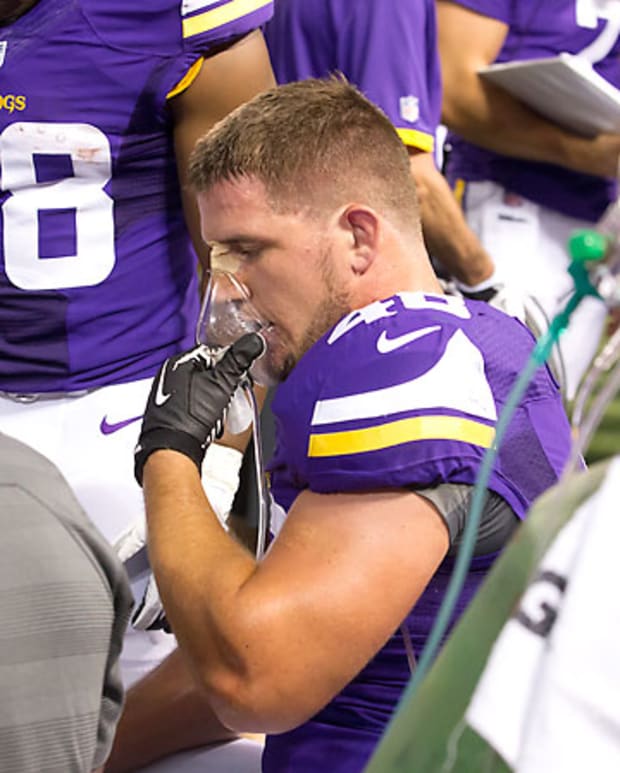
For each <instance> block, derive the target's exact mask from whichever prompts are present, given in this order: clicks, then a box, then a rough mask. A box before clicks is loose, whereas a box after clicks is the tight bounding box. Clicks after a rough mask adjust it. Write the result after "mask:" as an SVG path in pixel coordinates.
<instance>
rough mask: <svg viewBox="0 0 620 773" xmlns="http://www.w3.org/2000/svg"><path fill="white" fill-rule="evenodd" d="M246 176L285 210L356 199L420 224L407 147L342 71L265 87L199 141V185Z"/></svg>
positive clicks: (193, 179)
mask: <svg viewBox="0 0 620 773" xmlns="http://www.w3.org/2000/svg"><path fill="white" fill-rule="evenodd" d="M244 177H247V178H255V179H258V180H260V181H261V182H262V183H263V185H264V186H265V189H266V191H267V195H268V196H269V199H270V203H271V204H272V206H274V208H277V209H280V210H288V209H294V208H305V209H308V208H310V209H313V208H318V209H321V208H323V209H324V208H325V207H326V206H331V205H333V204H340V203H342V202H344V201H345V200H354V201H357V202H359V203H363V204H367V205H369V206H373V207H376V208H378V209H379V210H384V211H385V210H389V211H390V212H391V213H392V215H393V216H395V217H396V218H397V219H398V220H399V221H401V222H402V223H403V224H407V225H410V226H414V227H419V212H418V203H417V197H416V191H415V184H414V182H413V178H412V176H411V171H410V167H409V156H408V153H407V150H406V148H405V146H404V145H403V143H402V142H401V140H400V138H399V136H398V134H397V133H396V131H395V129H394V127H393V126H392V124H391V122H390V121H389V119H388V118H387V116H386V115H385V114H384V113H383V112H382V111H381V110H380V109H379V108H378V107H376V106H375V105H373V104H372V103H371V102H370V101H369V100H368V99H367V98H366V97H365V96H364V95H363V94H361V92H360V91H358V89H356V88H355V87H354V86H352V85H351V84H350V83H348V82H347V81H346V79H345V78H344V77H343V76H332V77H330V78H325V79H308V80H304V81H297V82H294V83H289V84H286V85H283V86H277V87H275V88H273V89H270V90H268V91H264V92H263V93H261V94H259V95H257V96H256V97H254V98H253V99H252V100H250V101H249V102H247V103H246V104H244V105H241V106H240V107H239V108H237V109H236V110H234V111H233V112H232V113H230V114H229V115H228V116H226V117H225V118H224V119H223V120H222V121H220V122H219V123H218V124H216V125H215V126H214V127H213V129H211V131H209V132H208V133H207V134H206V135H205V136H204V137H202V139H200V140H199V141H198V143H197V145H196V147H195V149H194V151H193V153H192V155H191V158H190V165H189V180H190V183H191V185H192V186H193V187H194V189H195V190H196V191H198V192H201V191H207V190H209V189H210V188H211V187H213V186H214V185H215V184H216V183H218V182H221V181H224V180H234V179H240V178H244Z"/></svg>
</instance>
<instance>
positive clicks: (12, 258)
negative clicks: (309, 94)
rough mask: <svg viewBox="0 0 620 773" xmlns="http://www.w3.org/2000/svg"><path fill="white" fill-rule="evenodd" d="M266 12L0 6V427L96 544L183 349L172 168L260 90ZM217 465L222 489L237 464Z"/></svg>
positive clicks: (121, 524)
mask: <svg viewBox="0 0 620 773" xmlns="http://www.w3.org/2000/svg"><path fill="white" fill-rule="evenodd" d="M271 6H272V3H271V1H270V0H227V1H226V2H213V0H155V1H154V2H149V3H143V2H138V1H137V0H122V1H118V2H117V1H116V0H111V1H109V2H108V1H106V2H105V3H102V2H98V1H97V0H77V2H71V3H67V2H65V1H64V0H40V1H39V2H27V1H22V2H12V3H11V2H9V3H4V4H3V6H2V8H3V13H4V15H3V18H2V21H3V23H4V24H3V27H2V34H1V35H0V38H1V40H0V176H1V184H2V191H1V194H0V195H1V199H0V205H1V209H2V240H1V243H0V245H1V246H0V428H1V429H2V431H4V432H5V433H6V434H9V435H12V436H14V437H17V438H19V439H20V440H22V441H24V442H25V443H27V444H29V445H31V446H32V447H34V448H36V449H38V450H39V451H41V452H42V453H43V454H44V455H45V456H47V457H48V458H49V459H51V460H52V461H53V462H54V463H55V464H56V465H57V466H58V467H59V468H60V470H61V471H62V473H63V474H64V476H65V478H66V479H67V481H68V482H69V484H70V485H71V487H72V488H73V490H74V491H75V493H76V495H77V497H78V499H79V501H80V503H81V504H82V505H83V507H84V509H85V510H86V512H87V513H88V515H89V516H90V518H91V519H92V520H93V521H94V522H95V523H96V525H97V526H98V528H99V529H100V530H101V531H102V532H103V534H104V535H105V536H106V537H107V538H108V540H110V541H114V540H116V538H117V537H118V536H119V534H120V533H121V532H123V530H125V529H126V528H127V527H128V526H129V525H130V524H131V523H132V522H133V521H135V520H136V519H138V518H140V517H141V516H142V513H143V503H142V496H141V492H140V489H139V487H138V486H137V485H136V484H135V481H134V480H133V476H132V466H133V465H132V458H133V447H134V445H135V442H136V438H137V432H138V427H139V424H138V422H139V419H140V417H141V414H142V411H143V407H144V402H145V399H146V395H147V394H148V390H149V387H150V383H151V379H152V376H153V374H154V372H155V371H156V369H157V366H158V365H159V363H160V362H161V360H162V358H165V357H166V356H168V355H169V354H172V353H174V352H176V351H179V350H180V349H182V348H184V347H186V346H188V345H189V344H190V343H191V342H192V341H193V338H194V328H195V323H196V317H197V305H198V293H197V254H199V255H200V257H201V258H202V259H203V260H204V261H205V262H206V261H207V258H208V251H207V249H206V247H205V246H204V245H203V244H202V243H201V240H200V237H199V236H198V231H197V219H198V218H197V212H196V208H195V203H194V201H193V197H188V196H187V194H186V185H185V178H186V172H185V170H186V165H187V164H186V162H187V157H188V154H189V152H190V150H191V148H192V147H193V145H194V143H195V141H196V139H197V138H198V137H199V136H200V135H201V134H202V133H203V132H205V131H206V130H207V129H208V128H209V127H211V126H212V125H213V124H214V123H215V122H217V121H218V120H219V119H220V118H221V117H222V116H224V115H225V114H226V113H228V112H229V111H230V110H232V109H233V108H235V107H236V106H238V105H239V104H240V103H242V102H244V101H245V100H246V99H247V98H249V97H250V96H252V95H253V94H256V93H257V92H259V91H260V90H262V89H263V88H265V87H267V86H270V85H272V83H273V75H272V72H271V67H270V64H269V58H268V54H267V51H266V47H265V45H264V41H263V38H262V34H261V32H260V30H259V27H260V25H261V24H263V23H264V22H265V21H266V20H267V19H268V18H269V16H270V14H271ZM222 453H223V456H220V458H219V461H217V462H213V463H214V465H215V467H216V468H218V469H219V471H220V472H218V471H217V469H216V476H219V477H224V478H226V477H230V467H231V466H234V465H235V464H238V461H239V460H240V454H239V452H238V451H237V450H234V449H225V450H224V451H223V452H222ZM220 473H221V474H220ZM233 473H234V469H233ZM232 477H233V478H234V474H233V476H232ZM139 582H140V578H137V579H136V581H135V582H134V583H133V589H134V594H135V595H136V596H138V595H139V594H140V592H141V588H140V587H139ZM173 646H174V639H173V637H171V636H169V635H168V634H165V633H163V632H159V631H157V632H148V633H145V632H132V633H131V634H130V635H128V637H127V638H126V641H125V648H124V652H123V658H122V665H123V671H124V679H125V683H126V684H130V683H132V682H133V681H135V680H136V679H137V678H138V677H140V676H142V675H144V674H145V673H146V672H147V671H149V670H150V669H151V668H152V667H153V666H154V665H155V664H157V663H158V662H159V661H160V660H161V658H162V656H163V655H165V654H167V653H168V652H169V651H170V650H171V648H172V647H173ZM164 692H165V691H164ZM150 704H151V707H154V706H156V705H158V703H157V700H155V699H151V701H150ZM179 717H181V713H180V711H179V710H178V709H177V710H176V711H175V712H174V713H173V714H172V715H170V716H168V718H167V723H168V727H170V728H171V727H172V725H171V724H170V723H171V722H172V721H173V720H175V719H178V718H179ZM180 721H183V720H180Z"/></svg>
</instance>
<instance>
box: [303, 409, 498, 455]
mask: <svg viewBox="0 0 620 773" xmlns="http://www.w3.org/2000/svg"><path fill="white" fill-rule="evenodd" d="M494 439H495V429H494V428H493V427H489V426H488V425H487V424H482V423H481V422H478V421H473V419H462V418H459V417H458V416H416V417H414V418H410V419H399V420H398V421H391V422H389V423H387V424H380V425H379V426H377V427H368V428H366V429H354V430H348V431H345V432H328V433H326V434H324V435H310V441H309V443H308V456H310V457H320V456H348V455H350V454H362V453H364V452H366V451H379V450H381V449H382V448H390V447H391V446H397V445H400V444H401V443H410V442H412V441H414V440H460V441H461V442H463V443H471V444H472V445H474V446H481V447H482V448H489V447H490V446H491V445H492V443H493V440H494Z"/></svg>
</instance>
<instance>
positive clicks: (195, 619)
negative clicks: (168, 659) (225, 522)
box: [144, 451, 269, 732]
mask: <svg viewBox="0 0 620 773" xmlns="http://www.w3.org/2000/svg"><path fill="white" fill-rule="evenodd" d="M144 492H145V501H146V513H147V520H148V528H149V556H150V561H151V566H152V568H153V571H154V573H155V577H156V578H157V583H158V587H159V590H160V594H161V598H162V602H163V604H164V608H165V610H166V614H167V617H168V620H169V621H170V624H171V626H172V629H173V631H174V633H175V635H176V637H177V639H178V642H179V646H180V647H181V649H182V651H183V652H184V654H185V655H186V656H187V658H188V660H189V662H190V663H191V667H192V670H193V671H194V673H195V675H196V678H197V679H198V680H199V682H200V684H201V686H202V687H203V688H204V689H205V691H206V693H207V695H208V696H209V699H210V701H211V705H212V706H213V707H214V710H215V711H216V712H217V714H218V716H220V717H221V718H223V719H224V721H225V722H226V723H227V724H229V725H231V726H234V727H235V729H242V730H245V731H248V732H251V731H259V730H264V729H268V728H263V727H259V726H258V725H257V724H253V717H252V716H251V715H252V710H251V709H248V708H247V707H246V704H245V701H246V696H247V695H248V694H253V691H254V690H255V688H256V684H257V682H261V676H262V674H263V673H264V671H265V669H264V668H263V667H262V666H263V664H262V663H257V662H256V659H255V658H254V653H253V648H252V646H251V645H252V642H254V641H255V640H256V626H255V624H254V622H253V621H254V619H255V618H256V617H259V618H260V617H261V612H260V610H261V603H260V599H256V598H254V597H253V596H252V590H251V588H250V589H248V588H247V587H246V586H248V585H249V584H250V583H249V581H250V580H251V579H252V577H253V575H254V572H255V569H256V561H255V559H254V558H253V556H252V555H251V554H250V553H249V552H248V551H247V550H246V549H245V548H244V547H242V546H241V545H239V544H238V543H237V542H236V541H235V540H234V539H233V538H232V537H230V536H229V535H228V534H227V533H226V532H225V531H224V529H223V528H222V527H221V525H220V523H219V521H218V520H217V518H216V516H215V514H214V513H213V512H212V510H211V508H210V506H209V504H208V501H207V499H206V497H205V495H204V492H203V489H202V486H201V483H200V479H199V477H198V473H197V471H196V469H195V467H194V465H193V463H192V462H191V461H189V460H188V459H187V458H186V457H184V456H182V455H180V454H178V453H176V452H174V451H158V452H155V453H154V454H152V455H151V457H150V458H149V460H148V461H147V463H146V466H145V472H144ZM267 606H268V605H267ZM261 619H262V618H261ZM260 627H261V629H262V632H263V638H264V634H265V633H266V632H267V631H268V629H269V626H268V625H267V624H265V625H262V626H260ZM261 650H262V651H263V652H264V651H265V648H264V647H262V648H261ZM231 717H232V720H231Z"/></svg>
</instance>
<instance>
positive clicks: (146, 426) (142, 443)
mask: <svg viewBox="0 0 620 773" xmlns="http://www.w3.org/2000/svg"><path fill="white" fill-rule="evenodd" d="M264 348H265V342H264V340H263V339H262V338H261V337H260V335H258V334H257V333H248V334H246V335H244V336H242V337H241V338H240V339H239V340H238V341H236V342H235V343H234V344H233V345H232V346H231V347H230V348H229V349H227V350H226V352H225V353H224V355H223V356H222V357H221V359H219V360H218V362H217V363H216V362H214V358H213V357H212V356H211V355H210V354H209V350H208V349H207V348H206V347H205V346H196V347H195V348H194V349H190V350H189V351H187V352H183V353H182V354H178V355H176V356H174V357H170V358H168V359H167V360H166V361H165V362H164V364H163V365H162V367H161V369H160V371H159V373H158V374H157V376H156V377H155V380H154V381H153V386H152V387H151V393H150V395H149V398H148V401H147V404H146V410H145V412H144V419H143V421H142V430H141V432H140V437H139V439H138V445H137V446H136V449H135V453H134V456H135V476H136V480H137V481H138V483H139V484H140V485H142V474H143V471H144V465H145V463H146V460H147V459H148V457H149V456H150V455H151V454H152V453H153V451H157V450H159V449H171V450H174V451H179V452H180V453H182V454H185V455H186V456H187V457H189V458H190V459H191V460H192V461H193V462H194V463H195V464H196V466H197V467H198V470H200V468H201V465H202V460H203V458H204V455H205V451H206V449H207V448H208V446H209V445H210V444H211V443H212V442H213V440H215V438H217V437H220V436H221V435H222V433H223V431H224V420H225V418H226V412H227V410H228V406H229V405H230V401H231V399H232V396H233V394H234V393H235V391H236V389H237V387H238V386H239V385H240V384H241V383H242V382H243V381H244V380H245V379H246V378H249V376H248V370H249V368H250V366H251V365H252V363H253V362H254V360H255V359H256V358H257V357H258V356H260V354H262V352H263V351H264Z"/></svg>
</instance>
